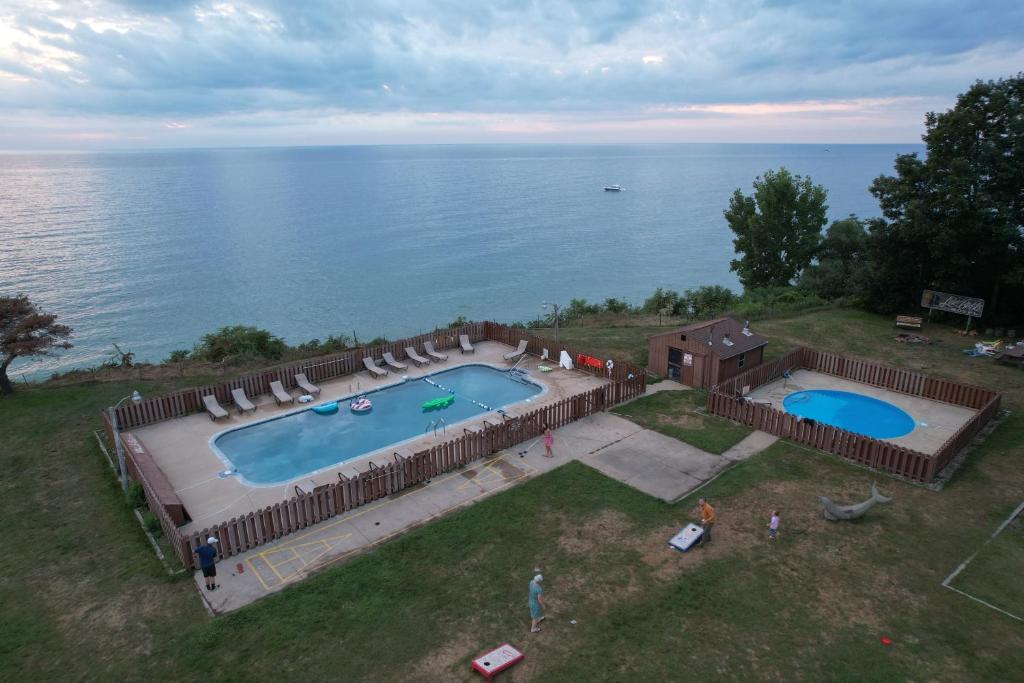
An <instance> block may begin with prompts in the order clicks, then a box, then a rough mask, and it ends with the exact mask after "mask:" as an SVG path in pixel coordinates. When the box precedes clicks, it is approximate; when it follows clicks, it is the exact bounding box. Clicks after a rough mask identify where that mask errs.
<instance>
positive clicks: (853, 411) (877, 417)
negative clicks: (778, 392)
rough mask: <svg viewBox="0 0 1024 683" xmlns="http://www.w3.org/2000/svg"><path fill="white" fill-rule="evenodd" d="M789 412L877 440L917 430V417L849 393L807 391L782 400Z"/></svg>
mask: <svg viewBox="0 0 1024 683" xmlns="http://www.w3.org/2000/svg"><path fill="white" fill-rule="evenodd" d="M782 405H783V407H785V409H786V412H789V413H792V414H793V415H799V416H800V417H805V418H810V419H812V420H817V421H818V422H823V423H825V424H830V425H832V426H833V427H839V428H840V429H845V430H847V431H850V432H856V433H857V434H863V435H864V436H871V437H874V438H876V439H892V438H895V437H897V436H903V435H904V434H909V433H910V432H912V431H914V427H915V426H916V424H915V422H914V418H912V417H910V415H909V414H908V413H907V412H906V411H905V410H903V409H902V408H897V407H896V406H894V405H893V404H891V403H886V402H885V401H880V400H878V399H877V398H872V397H870V396H862V395H861V394H854V393H852V392H849V391H832V390H830V389H808V390H807V391H797V392H795V393H792V394H790V395H789V396H787V397H786V398H785V399H784V400H783V401H782Z"/></svg>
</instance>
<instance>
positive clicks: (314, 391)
mask: <svg viewBox="0 0 1024 683" xmlns="http://www.w3.org/2000/svg"><path fill="white" fill-rule="evenodd" d="M295 383H296V384H298V385H299V388H300V389H302V390H303V391H304V392H306V393H307V394H309V395H310V396H319V395H320V387H318V386H317V385H315V384H313V383H312V382H310V381H309V378H308V377H306V373H304V372H300V373H298V374H296V375H295Z"/></svg>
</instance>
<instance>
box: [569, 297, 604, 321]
mask: <svg viewBox="0 0 1024 683" xmlns="http://www.w3.org/2000/svg"><path fill="white" fill-rule="evenodd" d="M600 312H601V306H599V305H598V304H588V303H587V300H586V299H571V300H570V301H569V306H568V307H566V308H563V309H562V317H563V318H565V319H566V320H579V319H580V318H585V317H586V316H588V315H595V314H597V313H600Z"/></svg>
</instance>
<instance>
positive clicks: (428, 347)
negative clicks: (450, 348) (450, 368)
mask: <svg viewBox="0 0 1024 683" xmlns="http://www.w3.org/2000/svg"><path fill="white" fill-rule="evenodd" d="M423 350H424V351H426V352H427V355H428V356H430V357H431V358H433V359H434V360H436V361H445V360H448V356H446V355H445V354H443V353H438V352H437V351H435V350H434V342H423Z"/></svg>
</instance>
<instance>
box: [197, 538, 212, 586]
mask: <svg viewBox="0 0 1024 683" xmlns="http://www.w3.org/2000/svg"><path fill="white" fill-rule="evenodd" d="M216 542H217V538H216V537H215V536H210V537H209V538H208V539H206V545H201V546H199V547H198V548H196V549H195V551H193V552H195V554H196V557H198V558H199V568H200V569H202V570H203V576H204V577H206V590H208V591H212V590H216V588H217V584H216V581H217V549H216V548H214V547H213V546H214V544H215V543H216Z"/></svg>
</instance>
